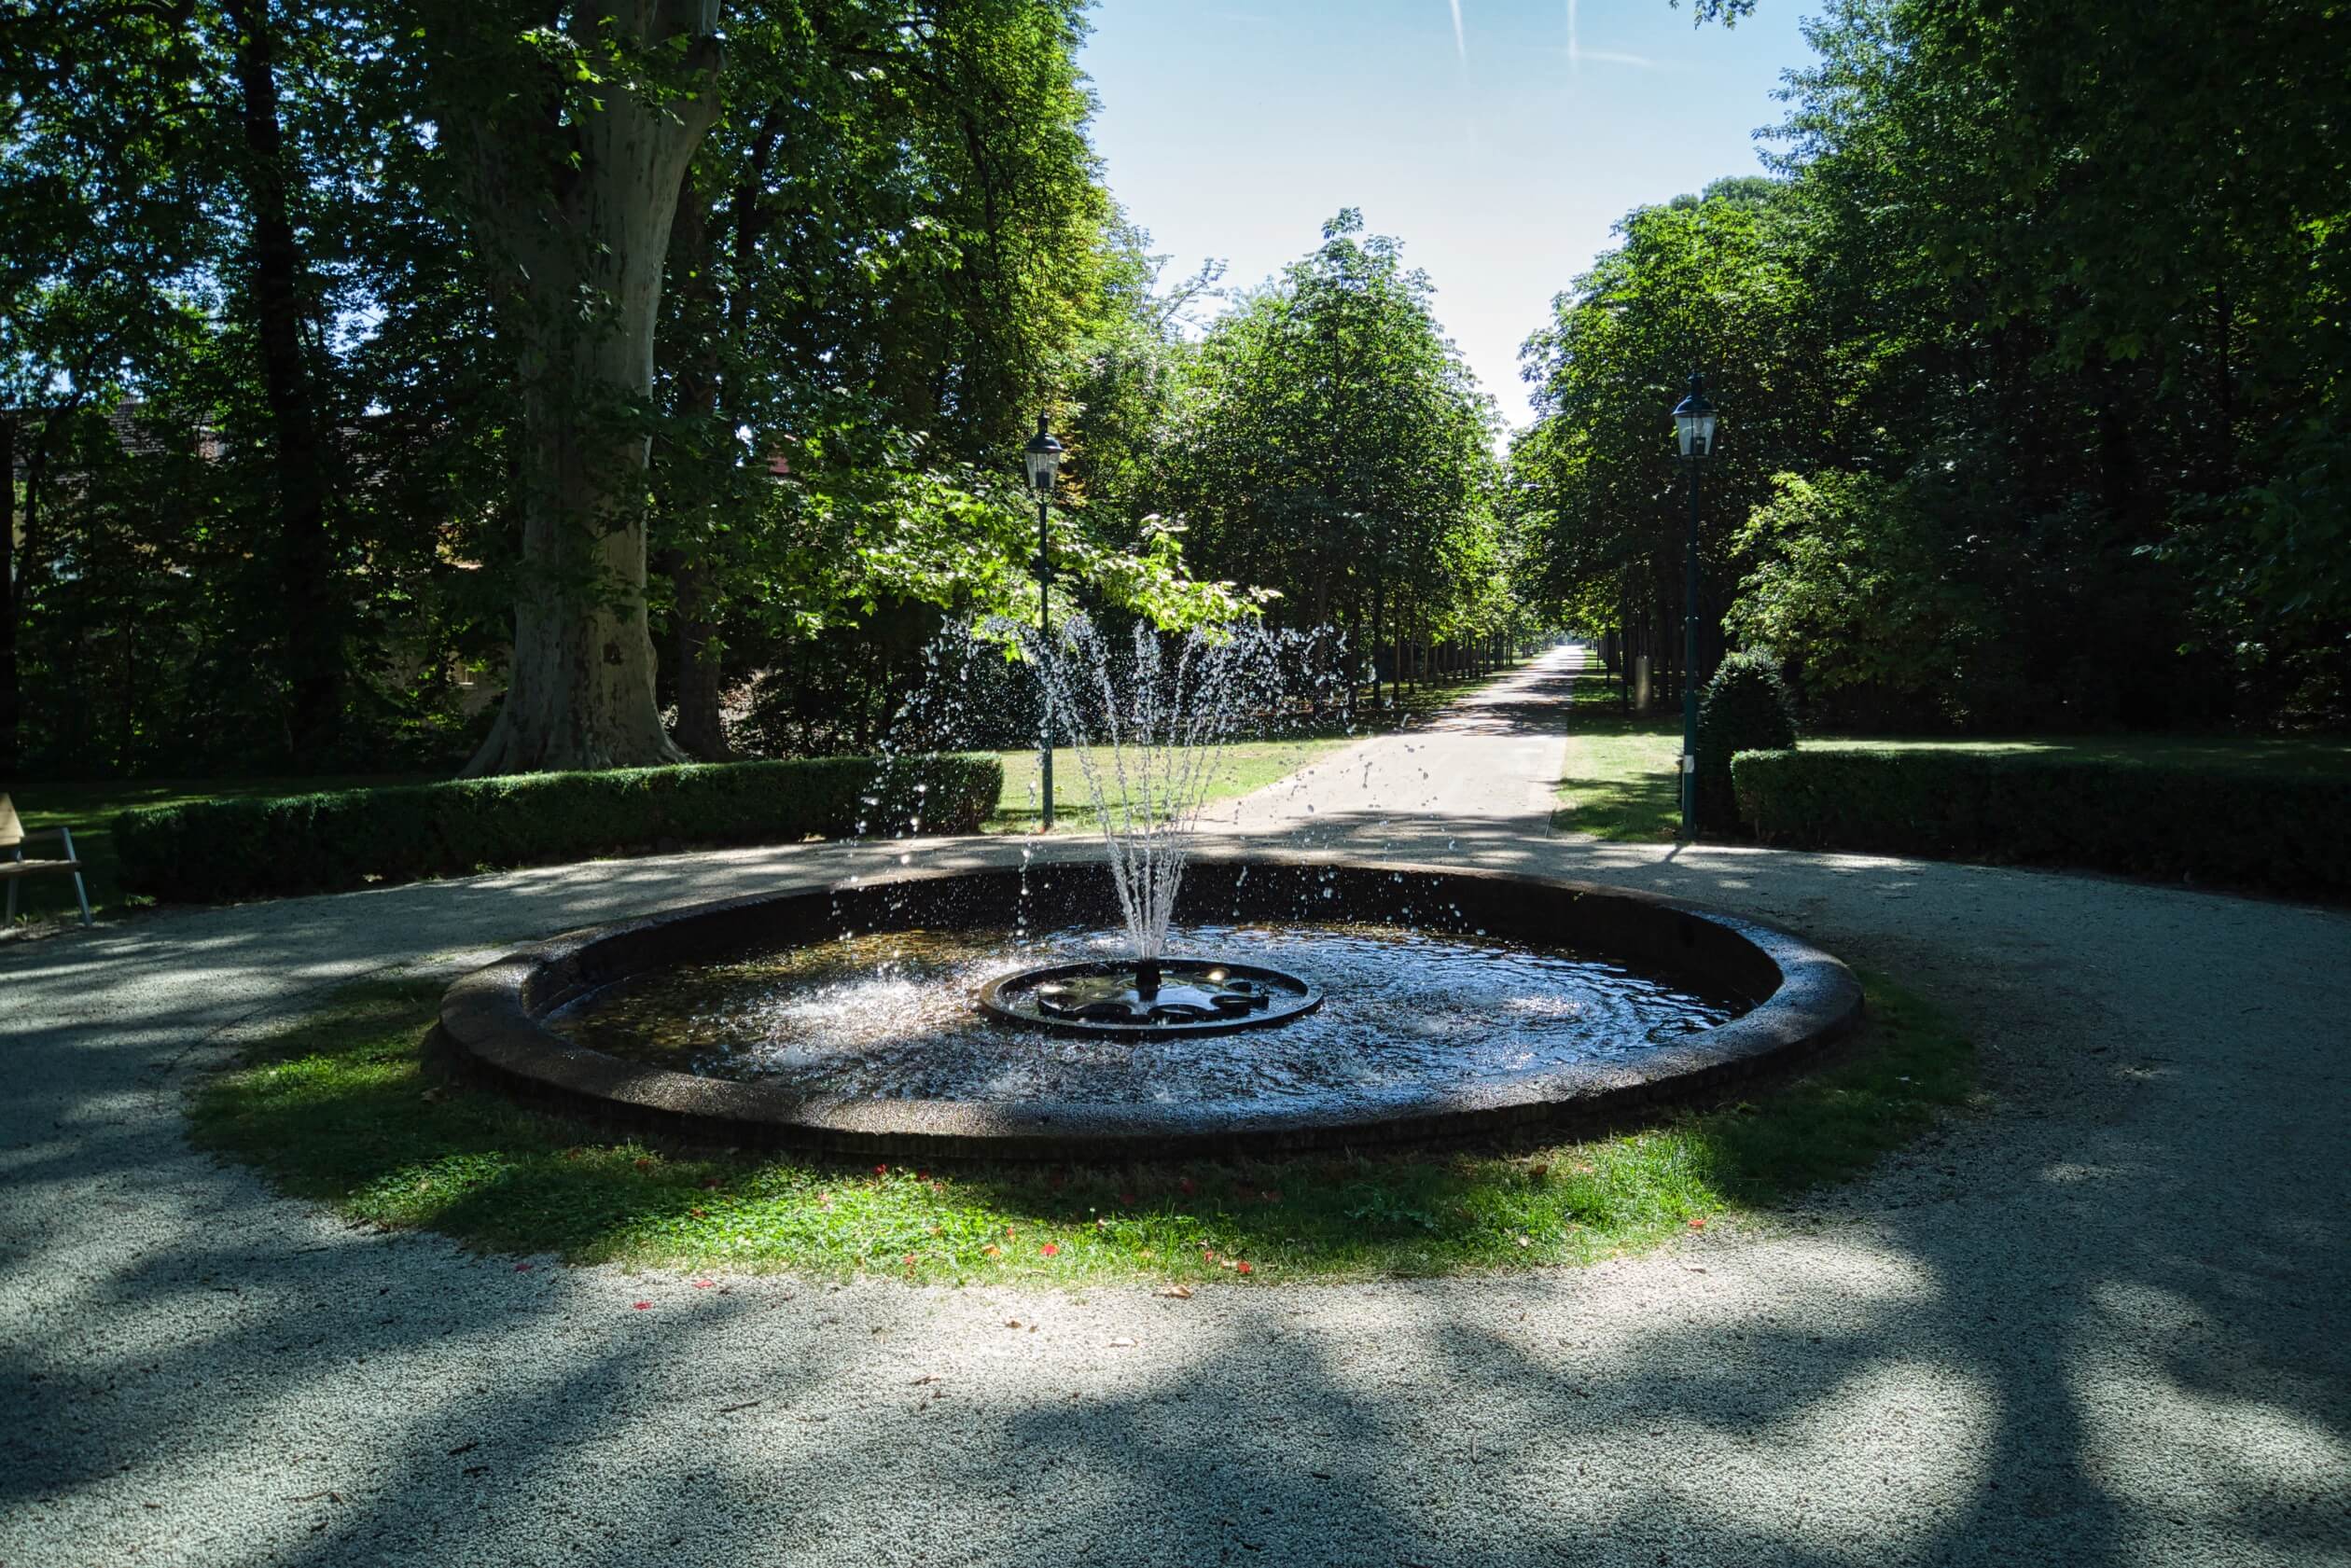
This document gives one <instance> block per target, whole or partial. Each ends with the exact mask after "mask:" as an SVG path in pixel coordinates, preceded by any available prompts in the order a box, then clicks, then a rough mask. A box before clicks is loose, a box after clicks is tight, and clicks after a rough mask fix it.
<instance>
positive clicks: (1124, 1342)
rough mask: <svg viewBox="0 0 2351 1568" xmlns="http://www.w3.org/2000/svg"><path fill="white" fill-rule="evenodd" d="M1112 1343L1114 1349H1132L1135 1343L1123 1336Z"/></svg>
mask: <svg viewBox="0 0 2351 1568" xmlns="http://www.w3.org/2000/svg"><path fill="white" fill-rule="evenodd" d="M1110 1343H1111V1345H1112V1346H1113V1347H1114V1348H1119V1349H1125V1348H1130V1347H1132V1346H1133V1345H1134V1340H1133V1339H1129V1338H1127V1336H1125V1335H1123V1334H1121V1335H1120V1336H1119V1337H1118V1338H1117V1339H1113V1340H1111V1341H1110Z"/></svg>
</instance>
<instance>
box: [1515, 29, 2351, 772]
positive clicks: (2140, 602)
mask: <svg viewBox="0 0 2351 1568" xmlns="http://www.w3.org/2000/svg"><path fill="white" fill-rule="evenodd" d="M1697 8H1698V9H1699V10H1700V11H1701V14H1702V15H1705V16H1712V17H1716V18H1718V19H1727V18H1729V17H1731V16H1732V15H1733V14H1735V12H1736V11H1737V10H1738V9H1740V8H1741V7H1733V6H1731V5H1728V4H1722V5H1717V4H1713V3H1711V0H1707V3H1704V4H1702V5H1700V6H1699V7H1697ZM1825 11H1826V14H1825V15H1824V16H1823V17H1822V18H1821V19H1819V20H1818V21H1814V22H1811V23H1808V24H1807V29H1806V31H1807V37H1808V39H1809V41H1810V42H1811V43H1812V45H1813V47H1814V51H1815V59H1814V60H1813V61H1811V62H1808V63H1806V64H1804V65H1803V66H1801V67H1800V68H1798V69H1797V70H1795V71H1794V72H1792V73H1791V74H1790V76H1789V80H1788V92H1787V95H1786V96H1787V100H1788V118H1787V120H1786V122H1785V124H1784V125H1783V126H1782V127H1781V128H1780V129H1779V131H1778V132H1776V133H1775V134H1774V141H1775V142H1776V144H1777V146H1776V147H1775V148H1774V151H1772V152H1771V153H1770V154H1769V155H1768V156H1767V160H1766V161H1767V163H1768V164H1769V165H1770V166H1771V168H1772V169H1773V172H1774V173H1775V174H1776V175H1778V176H1779V178H1778V179H1777V180H1776V181H1775V182H1773V183H1771V184H1764V185H1759V184H1758V183H1757V182H1755V181H1754V180H1752V179H1740V180H1735V181H1724V182H1718V184H1717V185H1715V186H1713V187H1708V189H1707V190H1706V191H1705V192H1704V193H1703V194H1702V195H1701V196H1700V197H1698V198H1696V199H1690V198H1677V199H1676V200H1674V201H1671V202H1669V203H1667V204H1666V205H1664V206H1662V207H1649V208H1644V209H1641V210H1638V211H1636V212H1635V213H1633V214H1632V215H1629V216H1628V217H1627V218H1626V219H1625V221H1624V224H1623V225H1622V226H1621V229H1620V231H1619V232H1620V236H1621V243H1620V245H1619V247H1618V248H1617V249H1616V250H1615V251H1613V252H1611V253H1609V254H1607V255H1606V256H1604V257H1601V258H1600V260H1599V261H1598V263H1597V264H1596V265H1595V266H1594V267H1593V270H1592V271H1591V272H1589V273H1587V274H1586V275H1585V276H1584V277H1582V278H1580V279H1579V280H1577V282H1576V284H1575V286H1574V288H1573V289H1572V290H1571V291H1570V292H1569V293H1567V294H1565V295H1563V296H1562V297H1561V298H1560V300H1559V302H1558V305H1557V308H1556V310H1555V312H1554V319H1553V321H1552V322H1551V324H1550V325H1549V326H1547V327H1546V329H1545V330H1543V331H1541V332H1538V333H1537V334H1536V335H1535V336H1534V337H1533V338H1531V339H1530V340H1528V343H1527V348H1526V357H1527V361H1528V372H1529V375H1530V378H1531V379H1533V380H1535V381H1536V382H1537V388H1538V391H1537V406H1538V409H1540V411H1541V412H1542V414H1543V416H1544V417H1543V419H1542V422H1541V423H1539V424H1538V425H1537V426H1536V427H1535V428H1533V429H1531V430H1529V431H1527V432H1525V433H1523V435H1522V436H1521V437H1520V438H1519V439H1518V441H1517V442H1516V443H1515V444H1514V446H1513V449H1512V465H1511V483H1510V491H1509V493H1510V497H1511V506H1513V508H1514V509H1515V510H1516V511H1517V512H1518V513H1519V514H1520V516H1521V517H1522V519H1523V526H1524V527H1525V529H1526V530H1527V533H1528V535H1529V537H1530V539H1531V540H1533V541H1534V543H1535V546H1536V548H1531V549H1530V550H1529V551H1528V552H1527V554H1526V556H1525V559H1526V560H1527V562H1529V563H1530V568H1531V575H1530V577H1529V580H1528V584H1527V591H1528V592H1529V593H1531V594H1536V595H1538V596H1539V597H1540V599H1541V601H1542V602H1543V603H1544V604H1551V605H1557V606H1560V607H1561V609H1562V610H1563V612H1565V613H1566V614H1568V615H1569V616H1571V617H1574V618H1576V619H1577V620H1578V621H1579V623H1580V624H1583V625H1587V626H1590V627H1593V628H1594V629H1598V628H1603V627H1614V626H1618V625H1626V624H1629V625H1631V626H1632V627H1634V628H1635V630H1636V631H1638V630H1639V629H1641V628H1644V627H1646V628H1648V631H1649V637H1648V644H1649V645H1650V646H1651V647H1652V648H1657V647H1660V646H1662V647H1663V648H1666V649H1668V650H1674V651H1677V650H1675V645H1676V644H1677V643H1678V640H1679V639H1678V636H1677V635H1675V632H1676V625H1675V620H1676V617H1677V616H1678V613H1679V611H1678V605H1677V599H1678V594H1679V585H1678V580H1677V579H1678V567H1679V548H1678V544H1677V538H1676V535H1677V532H1678V530H1677V528H1676V523H1677V522H1678V518H1677V517H1676V515H1675V508H1674V507H1673V506H1671V505H1670V502H1671V500H1672V499H1673V491H1674V490H1675V489H1676V476H1675V475H1674V473H1673V472H1672V469H1671V466H1670V462H1671V460H1670V459H1669V457H1668V456H1667V453H1668V451H1670V445H1669V442H1670V437H1669V435H1668V432H1667V427H1666V423H1665V419H1664V415H1665V410H1666V409H1668V408H1669V407H1670V406H1671V404H1672V402H1673V400H1674V397H1675V395H1676V392H1677V390H1678V383H1679V382H1680V379H1681V376H1682V374H1683V373H1684V372H1686V371H1687V370H1690V369H1697V370H1702V371H1704V372H1705V373H1706V374H1707V376H1708V378H1709V382H1710V383H1711V388H1712V395H1713V397H1714V400H1715V402H1716V403H1717V404H1718V406H1719V407H1720V409H1721V411H1722V418H1723V426H1722V436H1721V444H1720V448H1719V452H1718V456H1716V457H1714V458H1712V459H1710V460H1709V461H1708V462H1707V463H1706V465H1704V501H1705V505H1704V527H1705V529H1706V538H1705V540H1704V544H1703V545H1702V548H1701V556H1702V560H1703V562H1704V569H1705V578H1706V583H1705V589H1704V592H1703V594H1702V600H1703V605H1702V618H1703V621H1704V630H1703V631H1702V643H1710V642H1711V641H1712V635H1711V633H1712V630H1713V622H1714V621H1715V619H1716V617H1718V615H1721V614H1725V613H1727V616H1728V622H1729V630H1730V633H1731V635H1732V637H1733V638H1744V639H1745V640H1746V641H1748V642H1750V643H1761V644H1767V645H1770V646H1772V647H1773V648H1774V650H1775V651H1776V652H1777V653H1778V654H1780V656H1781V657H1782V658H1783V659H1786V660H1787V661H1788V669H1789V672H1790V675H1791V679H1793V680H1794V681H1795V682H1796V683H1797V685H1798V687H1799V689H1800V691H1801V693H1802V696H1803V698H1804V701H1805V702H1806V704H1807V707H1808V709H1810V710H1812V711H1813V712H1814V713H1815V715H1823V716H1829V717H1831V718H1834V719H1836V720H1837V721H1839V722H1847V723H1864V724H1877V723H1886V722H1890V721H1916V720H1930V721H1933V722H1937V723H1941V724H1945V725H1952V726H1963V727H1967V728H1986V727H1994V726H1997V727H2033V728H2081V727H2084V726H2094V725H2129V726H2135V727H2153V726H2164V727H2173V726H2181V725H2191V724H2197V723H2202V722H2207V721H2210V720H2213V719H2217V718H2219V717H2221V716H2223V715H2228V716H2233V717H2236V718H2239V719H2242V720H2247V721H2250V722H2253V723H2257V724H2277V723H2281V722H2311V721H2334V722H2341V721H2344V720H2351V600H2347V599H2346V595H2345V593H2344V583H2345V581H2346V577H2345V574H2346V572H2351V535H2346V533H2345V524H2344V516H2345V512H2344V495H2345V494H2346V493H2351V465H2346V463H2345V461H2344V457H2343V455H2342V453H2343V451H2344V446H2343V435H2342V430H2341V428H2340V426H2341V421H2340V419H2339V418H2338V417H2337V416H2336V415H2334V414H2333V413H2332V412H2331V411H2330V410H2332V409H2336V408H2337V407H2339V405H2340V404H2341V402H2342V397H2343V386H2344V382H2343V370H2342V368H2343V366H2344V365H2345V364H2346V363H2351V329H2347V328H2346V320H2345V317H2344V312H2343V311H2342V309H2341V302H2342V300H2343V299H2344V298H2346V297H2351V197H2346V194H2345V192H2346V189H2351V187H2346V186H2345V184H2344V180H2343V178H2342V171H2341V168H2340V161H2341V160H2340V157H2339V154H2338V152H2337V151H2336V150H2335V148H2336V147H2337V146H2338V144H2339V141H2340V137H2339V135H2338V133H2337V127H2336V125H2335V119H2336V118H2338V115H2337V110H2338V106H2339V105H2340V104H2342V102H2343V97H2344V94H2343V83H2344V81H2345V80H2351V27H2346V26H2344V24H2343V20H2342V18H2341V17H2340V16H2339V15H2336V14H2334V13H2333V12H2332V11H2331V10H2330V8H2329V7H2311V6H2307V5H2302V4H2280V5H2271V6H2253V7H2213V6H2209V5H2205V4H2202V3H2201V0H2153V3H2150V4H2145V5H2138V6H2132V7H2119V8H2118V7H2113V6H2110V5H2101V4H2096V3H2094V0H2046V3H2036V4H2034V5H2030V6H2012V5H1991V4H1981V3H1977V0H1958V3H1946V0H1836V3H1834V4H1831V5H1829V6H1828V7H1825ZM2215 655H2218V656H2219V657H2218V658H2216V657H2215ZM1710 657H1711V654H1710V650H1708V649H1705V648H1703V647H1702V654H1701V663H1702V666H1703V665H1704V663H1705V662H1706V660H1707V659H1708V658H1710Z"/></svg>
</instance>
